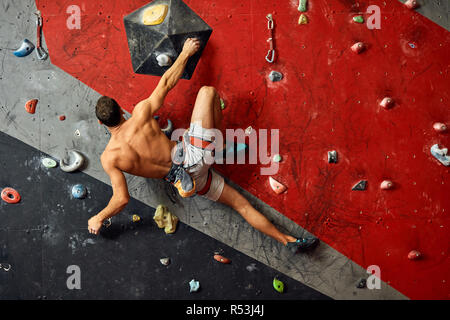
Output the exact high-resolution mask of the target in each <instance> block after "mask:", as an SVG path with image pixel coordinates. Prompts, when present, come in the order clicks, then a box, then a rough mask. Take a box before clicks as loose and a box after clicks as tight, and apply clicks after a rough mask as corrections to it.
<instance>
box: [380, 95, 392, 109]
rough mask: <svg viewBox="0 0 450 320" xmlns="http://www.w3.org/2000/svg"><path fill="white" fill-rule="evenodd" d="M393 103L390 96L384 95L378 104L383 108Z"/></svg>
mask: <svg viewBox="0 0 450 320" xmlns="http://www.w3.org/2000/svg"><path fill="white" fill-rule="evenodd" d="M393 105H394V99H392V98H390V97H386V98H384V99H383V100H382V101H381V103H380V106H382V107H383V108H385V109H389V108H391V107H392V106H393Z"/></svg>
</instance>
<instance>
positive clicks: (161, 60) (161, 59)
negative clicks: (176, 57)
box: [156, 53, 173, 67]
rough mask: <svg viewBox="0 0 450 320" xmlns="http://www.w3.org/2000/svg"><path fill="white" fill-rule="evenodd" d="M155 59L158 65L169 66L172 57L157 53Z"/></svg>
mask: <svg viewBox="0 0 450 320" xmlns="http://www.w3.org/2000/svg"><path fill="white" fill-rule="evenodd" d="M156 61H158V65H159V66H160V67H169V66H171V65H172V63H173V61H172V58H171V57H170V56H169V55H167V54H165V53H162V54H160V55H158V56H157V57H156Z"/></svg>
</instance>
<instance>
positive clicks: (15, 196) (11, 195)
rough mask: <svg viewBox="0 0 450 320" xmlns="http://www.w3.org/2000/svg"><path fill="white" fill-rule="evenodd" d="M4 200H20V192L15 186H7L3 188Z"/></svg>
mask: <svg viewBox="0 0 450 320" xmlns="http://www.w3.org/2000/svg"><path fill="white" fill-rule="evenodd" d="M2 200H3V201H5V202H7V203H17V202H19V201H20V194H19V193H18V192H17V191H16V190H14V189H13V188H5V189H3V190H2Z"/></svg>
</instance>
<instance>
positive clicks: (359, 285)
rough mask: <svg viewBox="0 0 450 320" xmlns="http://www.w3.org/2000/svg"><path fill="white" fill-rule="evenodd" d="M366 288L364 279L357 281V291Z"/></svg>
mask: <svg viewBox="0 0 450 320" xmlns="http://www.w3.org/2000/svg"><path fill="white" fill-rule="evenodd" d="M366 286H367V280H366V279H364V278H362V279H360V280H359V281H358V283H357V284H356V287H357V288H358V289H364V288H366Z"/></svg>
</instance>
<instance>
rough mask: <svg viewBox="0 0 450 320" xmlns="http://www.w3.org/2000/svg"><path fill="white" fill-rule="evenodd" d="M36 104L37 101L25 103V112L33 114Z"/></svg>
mask: <svg viewBox="0 0 450 320" xmlns="http://www.w3.org/2000/svg"><path fill="white" fill-rule="evenodd" d="M37 103H38V100H37V99H32V100H29V101H27V103H26V104H25V110H27V112H28V113H31V114H34V113H35V112H36V106H37Z"/></svg>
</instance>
